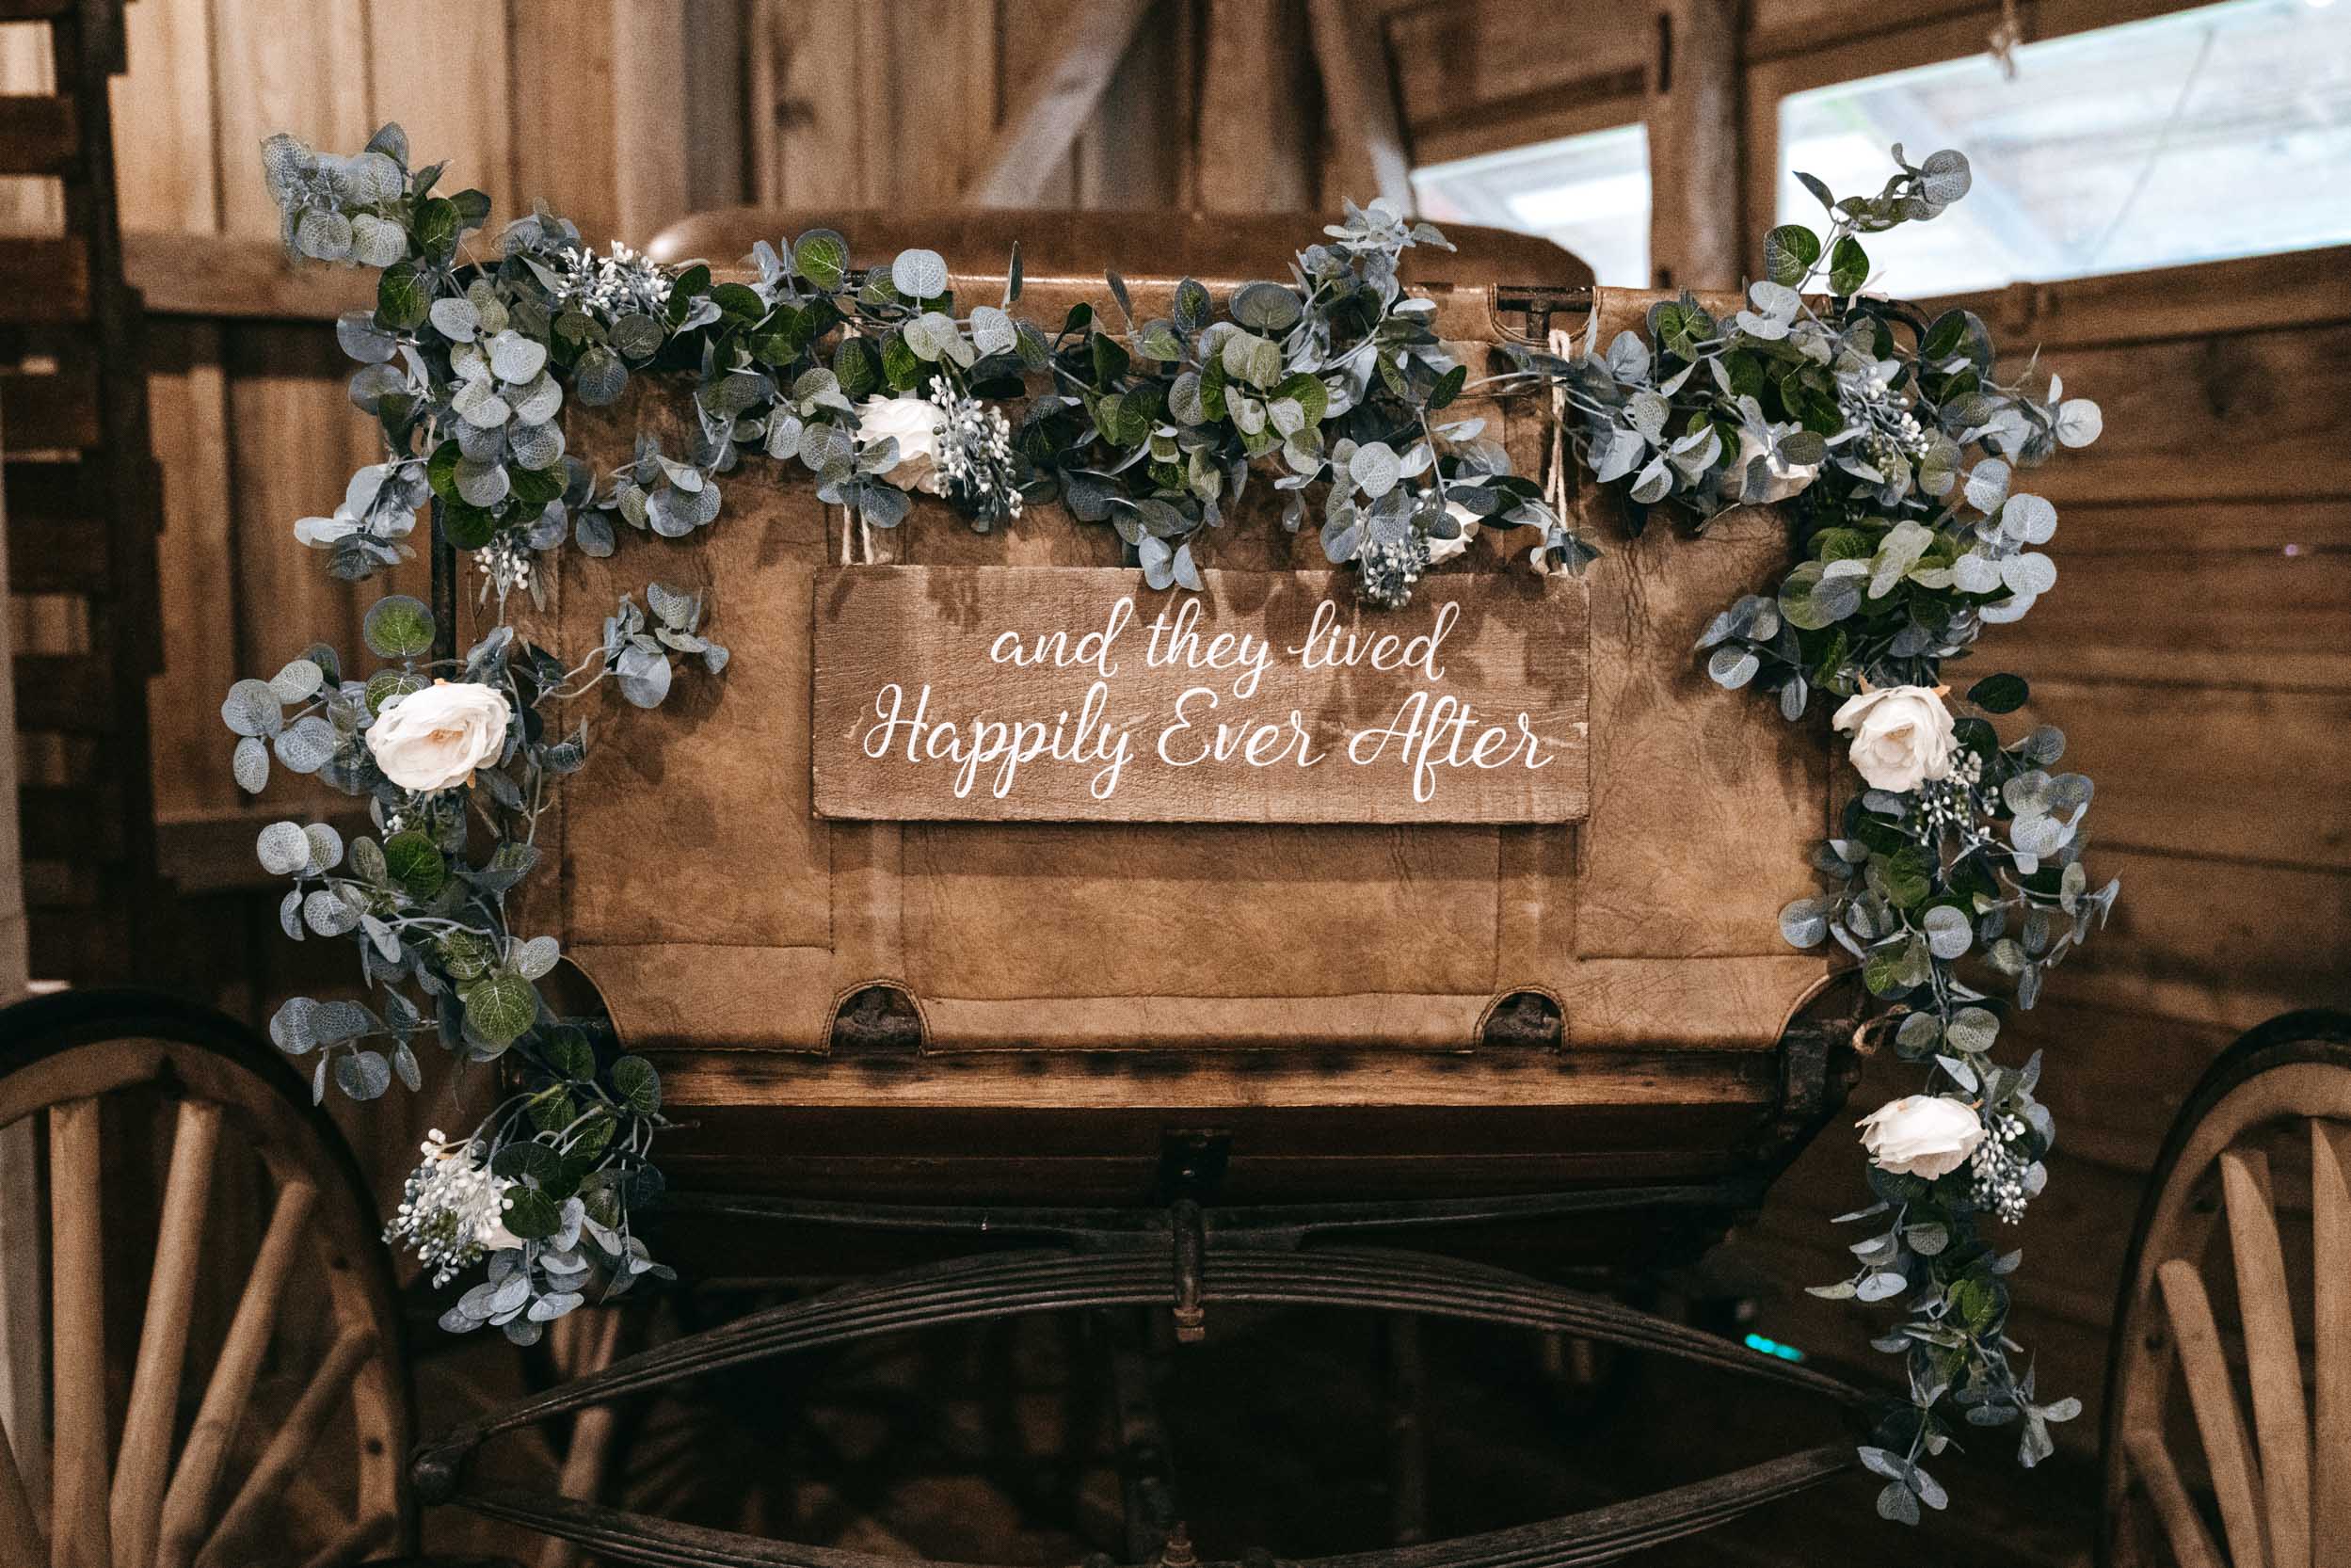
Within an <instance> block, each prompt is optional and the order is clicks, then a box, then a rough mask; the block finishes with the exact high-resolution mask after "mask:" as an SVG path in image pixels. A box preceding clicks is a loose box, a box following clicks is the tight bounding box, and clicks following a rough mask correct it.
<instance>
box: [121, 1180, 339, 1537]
mask: <svg viewBox="0 0 2351 1568" xmlns="http://www.w3.org/2000/svg"><path fill="white" fill-rule="evenodd" d="M317 1197H318V1194H317V1192H315V1191H314V1190H312V1188H310V1187H308V1186H303V1185H296V1186H292V1187H288V1188H287V1189H285V1190H284V1191H283V1192H280V1193H279V1194H278V1203H277V1207H276V1208H275V1209H274V1210H272V1212H271V1214H270V1217H269V1231H268V1233H267V1234H266V1235H265V1236H264V1237H263V1238H262V1251H261V1256H260V1257H259V1258H258V1259H256V1260H255V1262H254V1264H253V1273H252V1277H251V1278H249V1279H248V1280H247V1281H246V1285H245V1294H244V1295H243V1296H242V1297H241V1298H239V1300H238V1302H237V1311H236V1317H235V1318H234V1319H233V1320H231V1322H230V1324H229V1339H228V1343H227V1344H226V1345H225V1346H223V1347H222V1349H221V1352H220V1360H219V1361H218V1362H217V1363H216V1364H215V1366H214V1368H213V1376H212V1382H211V1383H210V1384H207V1385H206V1387H205V1389H204V1402H203V1404H202V1406H201V1407H200V1409H199V1410H198V1411H197V1413H196V1426H195V1429H194V1430H193V1431H191V1432H189V1433H188V1440H187V1447H186V1448H185V1449H184V1450H183V1451H182V1452H181V1454H180V1465H179V1468H178V1469H176V1470H174V1471H173V1472H172V1475H171V1490H170V1491H169V1492H168V1493H166V1494H165V1496H164V1505H163V1540H162V1544H161V1545H160V1547H159V1549H158V1550H157V1552H156V1557H155V1560H156V1562H157V1564H158V1565H159V1568H187V1564H188V1561H189V1560H190V1559H191V1558H193V1557H194V1556H195V1554H196V1549H197V1548H198V1547H199V1546H200V1545H202V1544H203V1543H204V1536H205V1532H206V1529H207V1528H208V1527H209V1525H210V1522H211V1517H212V1514H211V1509H212V1500H213V1490H214V1488H215V1487H216V1486H217V1485H218V1484H219V1481H220V1472H221V1466H222V1464H225V1463H226V1462H227V1460H228V1457H229V1445H230V1442H231V1440H232V1439H233V1438H234V1437H235V1436H236V1432H237V1429H238V1427H239V1426H241V1425H242V1424H243V1423H244V1420H245V1410H246V1405H247V1403H248V1401H249V1400H251V1398H252V1395H253V1383H254V1380H255V1379H256V1378H257V1377H259V1376H260V1374H261V1363H262V1355H263V1352H265V1351H267V1350H268V1349H269V1336H270V1334H271V1333H272V1331H274V1330H275V1329H276V1327H277V1325H278V1310H279V1307H280V1304H281V1303H282V1302H283V1300H284V1298H285V1289H286V1282H287V1279H288V1277H289V1276H290V1275H291V1274H292V1272H293V1270H294V1260H295V1256H296V1252H297V1250H298V1249H299V1248H300V1246H301V1244H302V1227H303V1226H304V1225H305V1224H308V1223H309V1220H310V1217H311V1207H312V1204H313V1203H314V1202H316V1200H317Z"/></svg>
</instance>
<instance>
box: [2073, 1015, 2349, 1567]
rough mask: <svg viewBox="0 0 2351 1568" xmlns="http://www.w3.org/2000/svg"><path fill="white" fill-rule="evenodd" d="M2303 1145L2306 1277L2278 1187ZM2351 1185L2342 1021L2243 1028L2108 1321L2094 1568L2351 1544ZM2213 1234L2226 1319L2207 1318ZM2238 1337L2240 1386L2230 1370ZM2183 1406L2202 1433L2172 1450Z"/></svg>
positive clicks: (2154, 1187) (2197, 1110)
mask: <svg viewBox="0 0 2351 1568" xmlns="http://www.w3.org/2000/svg"><path fill="white" fill-rule="evenodd" d="M2305 1149H2307V1150H2308V1151H2309V1156H2310V1184H2311V1217H2310V1226H2311V1229H2310V1237H2311V1265H2310V1272H2309V1273H2308V1275H2307V1276H2306V1275H2305V1274H2304V1272H2302V1271H2301V1270H2300V1269H2299V1268H2293V1269H2290V1268H2289V1267H2288V1259H2287V1252H2286V1242H2287V1241H2288V1240H2293V1239H2298V1226H2299V1223H2300V1222H2299V1219H2298V1216H2297V1217H2296V1220H2295V1224H2296V1227H2297V1229H2296V1236H2295V1237H2293V1238H2290V1237H2289V1236H2288V1235H2287V1233H2286V1232H2285V1231H2284V1229H2283V1227H2281V1225H2280V1224H2279V1203H2278V1192H2279V1191H2280V1190H2283V1191H2285V1192H2289V1193H2293V1192H2294V1190H2295V1180H2296V1178H2297V1177H2298V1176H2299V1174H2300V1168H2299V1162H2300V1159H2301V1154H2302V1151H2303V1150H2305ZM2272 1160H2277V1161H2279V1173H2278V1176H2277V1179H2276V1180H2275V1181H2273V1179H2272V1174H2271V1162H2272ZM2347 1175H2351V1018H2345V1017H2343V1016H2338V1015H2333V1014H2321V1013H2308V1014H2296V1015H2292V1016H2287V1017H2285V1018H2281V1019H2279V1020H2276V1021H2275V1022H2273V1023H2272V1024H2270V1025H2267V1026H2264V1027H2263V1028H2262V1029H2259V1030H2256V1031H2254V1032H2251V1033H2250V1034H2248V1035H2247V1036H2246V1037H2245V1038H2244V1039H2243V1040H2241V1041H2239V1042H2238V1043H2237V1044H2236V1045H2235V1046H2233V1047H2231V1048H2230V1049H2229V1050H2228V1051H2227V1052H2225V1053H2224V1054H2223V1055H2222V1056H2221V1058H2220V1059H2219V1060H2218V1061H2217V1062H2216V1063H2215V1064H2214V1066H2213V1067H2212V1069H2211V1071H2210V1072H2209V1073H2207V1075H2206V1077H2205V1079H2204V1080H2203V1081H2202V1082H2201V1083H2199V1085H2198V1086H2197V1089H2196V1091H2195V1093H2194V1094H2193V1095H2191V1096H2189V1098H2188V1101H2187V1103H2186V1104H2185V1105H2184V1106H2183V1108H2182V1110H2181V1112H2180V1115H2179V1117H2178V1119H2177V1120H2176V1121H2175V1123H2174V1125H2173V1128H2172V1130H2171V1133H2170V1135H2169V1136H2168V1137H2167V1139H2166V1141H2165V1144H2164V1149H2163V1154H2162V1156H2161V1158H2160V1159H2159V1160H2158V1161H2157V1163H2156V1168H2155V1171H2154V1173H2153V1176H2152V1178H2151V1182H2150V1185H2149V1189H2148V1193H2147V1197H2146V1199H2145V1202H2144V1203H2143V1205H2142V1207H2141V1209H2140V1213H2139V1217H2138V1224H2137V1228H2136V1232H2135V1236H2134V1239H2133V1242H2132V1249H2131V1256H2130V1262H2129V1266H2128V1268H2127V1269H2126V1271H2125V1273H2124V1278H2123V1288H2122V1293H2121V1299H2120V1301H2119V1304H2118V1305H2117V1309H2116V1315H2115V1320H2116V1328H2115V1339H2114V1349H2113V1355H2112V1359H2111V1362H2110V1365H2109V1371H2108V1385H2109V1386H2108V1392H2107V1405H2106V1456H2107V1457H2106V1510H2105V1514H2104V1519H2103V1532H2102V1536H2101V1542H2100V1562H2101V1563H2102V1564H2103V1565H2105V1568H2155V1565H2157V1564H2161V1563H2167V1562H2168V1563H2176V1564H2178V1565H2180V1568H2221V1565H2223V1564H2227V1565H2228V1568H2311V1565H2312V1564H2323V1563H2329V1562H2332V1561H2334V1560H2337V1559H2339V1558H2340V1557H2341V1555H2342V1552H2343V1543H2344V1542H2345V1541H2346V1540H2351V1182H2347V1181H2346V1176H2347ZM2219 1224H2225V1226H2226V1228H2227V1232H2228V1240H2229V1264H2228V1273H2227V1276H2226V1278H2227V1286H2228V1288H2230V1289H2231V1292H2232V1298H2233V1300H2234V1302H2235V1304H2236V1309H2235V1320H2234V1323H2233V1325H2227V1324H2224V1323H2223V1322H2222V1321H2221V1320H2219V1319H2218V1318H2217V1317H2216V1315H2215V1311H2214V1306H2213V1300H2214V1293H2215V1283H2216V1281H2217V1279H2218V1278H2219V1270H2220V1267H2221V1266H2220V1264H2219V1261H2218V1259H2217V1258H2216V1257H2213V1256H2210V1255H2211V1254H2212V1252H2213V1250H2214V1249H2213V1246H2212V1241H2213V1240H2214V1238H2213V1235H2212V1233H2213V1230H2214V1229H2215V1226H2216V1225H2219ZM2298 1289H2307V1290H2308V1291H2309V1298H2308V1299H2309V1302H2310V1320H2309V1321H2310V1325H2311V1337H2310V1338H2309V1340H2308V1341H2307V1342H2302V1341H2298V1340H2297V1337H2296V1330H2295V1323H2296V1319H2297V1315H2298V1313H2299V1311H2300V1305H2299V1303H2298V1302H2297V1300H2296V1298H2295V1291H2296V1290H2298ZM2222 1299H2223V1301H2224V1303H2225V1302H2226V1301H2227V1300H2229V1299H2231V1297H2229V1296H2224V1297H2223V1298H2222ZM2231 1327H2232V1328H2233V1330H2234V1332H2235V1333H2236V1334H2237V1335H2238V1336H2241V1342H2242V1346H2243V1352H2244V1375H2243V1377H2242V1379H2240V1378H2239V1377H2238V1376H2237V1375H2236V1373H2235V1369H2234V1368H2232V1367H2231V1363H2230V1360H2229V1355H2230V1351H2231V1345H2230V1342H2229V1340H2228V1338H2227V1337H2226V1336H2225V1335H2226V1332H2227V1331H2228V1330H2229V1329H2230V1328H2231ZM2175 1374H2176V1397H2175ZM2240 1384H2241V1385H2242V1389H2243V1392H2242V1393H2241V1392H2240ZM2182 1404H2184V1406H2185V1409H2184V1412H2183V1411H2182V1410H2181V1408H2180V1406H2181V1405H2182ZM2183 1414H2184V1415H2185V1416H2190V1417H2192V1418H2193V1425H2194V1428H2195V1433H2196V1435H2195V1437H2194V1438H2192V1439H2186V1440H2184V1441H2183V1442H2179V1443H2176V1444H2175V1443H2174V1441H2173V1440H2172V1438H2171V1436H2170V1434H2171V1433H2173V1432H2176V1431H2178V1419H2177V1418H2178V1417H2179V1416H2181V1415H2183ZM2189 1444H2193V1445H2195V1446H2197V1447H2200V1448H2201V1451H2202V1459H2203V1467H2202V1469H2203V1473H2202V1474H2201V1475H2199V1474H2197V1473H2196V1472H2195V1470H2194V1468H2193V1467H2192V1466H2190V1465H2188V1464H2187V1459H2188V1456H2189V1454H2191V1453H2193V1451H2194V1449H2193V1448H2189V1447H2188V1445H2189ZM2175 1448H2176V1449H2178V1450H2179V1451H2180V1453H2181V1458H2180V1460H2179V1462H2178V1463H2175V1461H2174V1457H2173V1455H2174V1451H2175ZM2183 1470H2184V1472H2185V1473H2183ZM2215 1517H2216V1518H2217V1520H2218V1527H2219V1528H2218V1530H2217V1535H2218V1537H2219V1540H2218V1541H2217V1542H2216V1541H2215V1530H2214V1528H2212V1526H2211V1524H2210V1523H2209V1521H2210V1520H2212V1519H2214V1518H2215ZM2150 1519H2151V1520H2152V1528H2149V1525H2148V1521H2149V1520H2150ZM2224 1543H2225V1545H2226V1548H2227V1549H2226V1551H2225V1552H2224V1551H2223V1550H2222V1549H2221V1544H2224Z"/></svg>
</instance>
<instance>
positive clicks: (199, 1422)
mask: <svg viewBox="0 0 2351 1568" xmlns="http://www.w3.org/2000/svg"><path fill="white" fill-rule="evenodd" d="M0 1415H5V1416H6V1421H5V1429H6V1435H7V1438H8V1441H5V1442H0V1561H5V1562H8V1563H10V1564H17V1563H23V1564H28V1565H29V1564H34V1563H42V1562H46V1563H50V1564H53V1565H54V1568H150V1565H156V1568H245V1565H247V1564H269V1565H273V1568H275V1565H279V1564H284V1565H288V1568H292V1565H299V1564H317V1565H320V1568H329V1565H332V1564H337V1563H347V1562H354V1561H357V1560H360V1559H361V1558H364V1557H367V1556H370V1555H376V1554H378V1553H385V1552H392V1551H401V1550H407V1549H408V1548H409V1547H410V1546H411V1545H412V1542H411V1541H410V1539H409V1537H410V1534H411V1531H412V1527H411V1523H410V1511H409V1509H408V1503H407V1498H406V1494H405V1491H404V1489H403V1485H402V1478H401V1470H402V1462H403V1459H404V1457H405V1454H406V1451H407V1448H408V1428H409V1410H408V1381H407V1375H406V1371H405V1366H404V1363H403V1362H402V1360H401V1345H400V1332H399V1320H398V1318H397V1316H396V1310H395V1306H394V1302H393V1297H392V1279H391V1272H390V1268H389V1264H388V1260H387V1257H386V1256H385V1252H384V1249H383V1246H382V1243H381V1241H380V1240H379V1239H378V1237H377V1235H376V1222H375V1220H374V1205H373V1203H372V1202H371V1200H370V1199H369V1197H368V1194H367V1192H366V1190H365V1188H364V1186H363V1185H362V1184H361V1182H360V1175H359V1171H358V1167H357V1166H356V1165H355V1164H354V1163H353V1161H352V1160H351V1157H350V1154H349V1152H348V1150H347V1149H346V1148H345V1147H344V1143H343V1141H342V1139H341V1137H340V1136H339V1135H338V1134H337V1133H336V1131H335V1128H334V1126H333V1124H332V1123H331V1122H329V1121H328V1119H327V1117H326V1115H325V1114H324V1113H323V1112H319V1111H317V1110H316V1109H315V1108H313V1107H312V1104H311V1096H310V1092H309V1086H308V1085H307V1084H305V1083H303V1082H302V1081H300V1080H299V1079H298V1078H297V1077H296V1074H295V1073H294V1072H293V1071H292V1070H291V1069H290V1068H289V1067H288V1066H287V1065H286V1064H285V1062H284V1061H283V1059H282V1058H280V1056H279V1055H278V1054H277V1053H276V1052H275V1051H272V1050H270V1049H269V1048H267V1047H266V1046H264V1045H262V1044H259V1043H257V1042H255V1041H253V1040H252V1039H251V1038H250V1037H249V1036H248V1034H247V1033H246V1032H243V1031H242V1030H240V1029H238V1028H237V1027H236V1026H234V1025H232V1024H231V1023H230V1022H229V1021H228V1020H227V1019H224V1018H221V1017H218V1016H215V1015H212V1014H208V1013H204V1012H200V1011H198V1010H195V1009H191V1008H186V1007H184V1006H181V1005H179V1004H176V1003H172V1002H169V1001H166V1000H161V999H158V998H152V997H143V996H137V995H133V994H128V993H100V992H92V993H68V994H65V995H60V996H56V997H48V998H42V999H40V1000H34V1001H29V1002H24V1003H22V1004H20V1005H18V1006H16V1007H13V1008H9V1009H7V1010H5V1011H0ZM11 1450H12V1451H11Z"/></svg>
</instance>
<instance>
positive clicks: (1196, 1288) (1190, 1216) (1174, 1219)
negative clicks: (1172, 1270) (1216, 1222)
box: [1167, 1198, 1208, 1345]
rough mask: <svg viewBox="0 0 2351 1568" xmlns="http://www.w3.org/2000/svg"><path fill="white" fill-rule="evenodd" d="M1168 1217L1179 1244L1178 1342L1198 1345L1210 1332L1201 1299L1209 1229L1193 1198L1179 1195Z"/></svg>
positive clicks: (1205, 1270) (1177, 1290)
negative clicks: (1202, 1222)
mask: <svg viewBox="0 0 2351 1568" xmlns="http://www.w3.org/2000/svg"><path fill="white" fill-rule="evenodd" d="M1167 1218H1168V1224H1169V1228H1170V1230H1171V1232H1172V1233H1173V1234H1172V1239H1173V1240H1174V1243H1175V1248H1176V1343H1177V1344H1179V1345H1197V1344H1198V1343H1200V1341H1202V1340H1203V1339H1206V1338H1207V1336H1208V1309H1207V1304H1205V1302H1204V1301H1203V1300H1202V1298H1203V1295H1204V1294H1205V1292H1204V1290H1203V1276H1204V1275H1205V1274H1206V1272H1207V1253H1208V1239H1207V1227H1206V1226H1204V1225H1203V1224H1201V1221H1200V1206H1199V1205H1198V1204H1196V1203H1194V1202H1192V1200H1191V1199H1190V1198H1179V1199H1177V1200H1176V1205H1175V1207H1174V1208H1170V1209H1169V1210H1168V1211H1167Z"/></svg>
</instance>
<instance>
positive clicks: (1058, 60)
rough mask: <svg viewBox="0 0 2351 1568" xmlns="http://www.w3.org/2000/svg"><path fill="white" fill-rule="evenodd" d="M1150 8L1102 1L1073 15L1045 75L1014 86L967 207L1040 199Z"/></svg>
mask: <svg viewBox="0 0 2351 1568" xmlns="http://www.w3.org/2000/svg"><path fill="white" fill-rule="evenodd" d="M1150 8H1151V0H1105V3H1103V4H1097V5H1089V6H1084V7H1081V8H1079V9H1078V11H1077V12H1076V14H1075V15H1073V16H1072V17H1071V18H1070V19H1069V21H1070V24H1069V25H1068V26H1067V27H1065V28H1064V29H1063V30H1062V31H1061V32H1060V33H1059V35H1058V36H1057V38H1056V40H1055V42H1056V45H1057V48H1058V51H1059V53H1058V54H1057V56H1056V57H1055V58H1054V59H1053V60H1052V62H1051V64H1050V66H1049V67H1048V69H1047V70H1046V71H1044V72H1038V73H1036V76H1035V78H1034V79H1033V80H1032V81H1023V82H1019V83H1016V84H1015V85H1014V90H1015V93H1016V94H1017V96H1016V98H1015V99H1014V104H1015V107H1014V108H1013V109H1012V111H1011V113H1010V114H1009V115H1008V116H1007V117H1006V119H1005V120H1004V121H1003V123H1002V124H1001V125H1000V126H998V127H997V130H996V134H995V136H993V137H991V138H990V140H989V142H988V144H987V148H986V151H985V152H984V154H983V155H982V157H981V159H980V163H979V167H978V168H976V169H975V170H974V171H973V174H972V177H971V182H970V184H968V186H967V187H966V190H965V199H966V200H968V201H969V202H970V203H971V204H972V205H973V206H978V207H1023V206H1028V205H1031V204H1032V203H1034V202H1037V201H1039V200H1043V199H1044V197H1045V196H1046V193H1047V192H1048V190H1049V189H1051V183H1052V180H1053V176H1054V174H1055V173H1056V171H1058V170H1062V169H1063V168H1064V167H1065V165H1066V162H1067V159H1068V157H1069V152H1070V149H1071V147H1072V146H1073V144H1075V142H1076V141H1077V139H1078V136H1079V134H1080V132H1081V131H1082V130H1083V129H1084V128H1085V125H1086V122H1087V121H1088V120H1090V119H1091V118H1092V117H1093V115H1094V111H1095V106H1096V104H1099V103H1100V102H1101V101H1102V94H1103V92H1104V90H1105V89H1107V88H1109V87H1110V85H1111V81H1112V77H1113V76H1114V75H1115V74H1116V73H1117V71H1118V66H1119V61H1120V60H1121V59H1122V58H1124V57H1125V56H1126V53H1127V49H1128V44H1129V43H1130V42H1131V41H1132V40H1133V39H1134V36H1135V30H1136V29H1137V28H1138V27H1140V26H1141V25H1142V24H1143V19H1144V14H1145V13H1146V12H1148V11H1149V10H1150Z"/></svg>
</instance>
